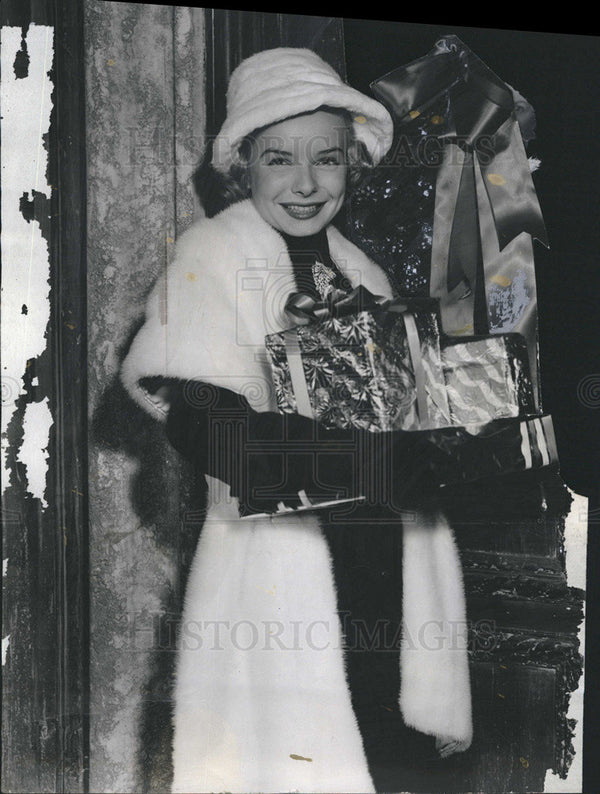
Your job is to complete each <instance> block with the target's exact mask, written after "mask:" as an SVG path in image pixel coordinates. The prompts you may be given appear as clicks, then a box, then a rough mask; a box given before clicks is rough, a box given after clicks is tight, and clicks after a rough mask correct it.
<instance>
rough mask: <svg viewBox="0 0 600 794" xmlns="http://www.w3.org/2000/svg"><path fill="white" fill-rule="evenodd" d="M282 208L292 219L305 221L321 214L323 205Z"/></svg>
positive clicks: (293, 205)
mask: <svg viewBox="0 0 600 794" xmlns="http://www.w3.org/2000/svg"><path fill="white" fill-rule="evenodd" d="M281 206H282V207H283V209H284V210H285V211H286V212H287V214H288V215H290V216H291V217H292V218H295V219H296V220H300V221H304V220H308V219H309V218H314V217H315V215H317V214H318V213H319V212H320V210H321V207H322V206H323V204H282V205H281Z"/></svg>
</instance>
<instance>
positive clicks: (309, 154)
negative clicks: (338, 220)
mask: <svg viewBox="0 0 600 794" xmlns="http://www.w3.org/2000/svg"><path fill="white" fill-rule="evenodd" d="M349 126H350V125H349V124H348V123H347V122H346V121H345V119H344V118H343V117H342V116H341V114H338V113H334V112H328V111H324V110H317V111H315V112H314V113H310V114H306V115H302V116H296V117H295V118H292V119H286V120H285V121H282V122H280V123H278V124H273V125H272V126H270V127H267V128H266V129H264V130H262V131H261V132H260V133H259V134H258V135H255V136H254V137H253V139H252V143H251V151H250V161H249V163H248V182H249V187H250V191H251V194H252V201H253V203H254V205H255V206H256V208H257V210H258V211H259V213H260V215H261V216H262V217H263V218H264V219H265V220H266V221H267V222H268V223H270V224H271V226H273V228H274V229H277V230H278V231H280V232H286V233H287V234H293V235H297V236H299V237H303V236H305V235H309V234H314V233H315V232H317V231H320V229H322V228H323V227H324V226H326V225H327V224H328V223H329V222H330V221H332V220H333V218H334V217H335V216H336V215H337V214H338V212H339V210H340V208H341V206H342V203H343V201H344V197H345V195H346V181H347V158H348V148H349V138H350V132H349Z"/></svg>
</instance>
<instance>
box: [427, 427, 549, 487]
mask: <svg viewBox="0 0 600 794" xmlns="http://www.w3.org/2000/svg"><path fill="white" fill-rule="evenodd" d="M425 436H426V438H427V440H428V441H430V442H431V443H432V444H433V445H434V447H435V448H436V450H437V452H438V453H439V454H437V455H436V459H435V468H436V473H437V476H438V478H439V479H440V481H441V482H442V483H443V485H453V484H458V483H467V482H473V481H475V480H482V479H485V478H490V477H496V476H498V475H505V474H513V473H516V472H520V471H526V470H529V469H540V468H543V467H546V466H553V465H557V464H558V452H557V448H556V437H555V435H554V427H553V425H552V417H551V416H549V415H543V416H532V417H528V418H526V419H519V418H517V419H498V420H495V421H493V422H486V423H484V424H481V425H470V426H469V427H468V428H467V427H445V428H439V429H437V430H430V431H426V433H425Z"/></svg>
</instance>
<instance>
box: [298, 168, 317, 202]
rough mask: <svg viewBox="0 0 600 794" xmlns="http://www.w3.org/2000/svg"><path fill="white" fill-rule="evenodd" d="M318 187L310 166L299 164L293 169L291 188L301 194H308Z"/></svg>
mask: <svg viewBox="0 0 600 794" xmlns="http://www.w3.org/2000/svg"><path fill="white" fill-rule="evenodd" d="M317 189H318V185H317V183H316V180H315V177H314V174H313V170H312V166H310V165H308V164H307V165H299V166H297V167H296V168H295V169H294V181H293V184H292V190H293V192H294V193H298V194H299V195H301V196H310V195H311V194H312V193H314V192H315V191H316V190H317Z"/></svg>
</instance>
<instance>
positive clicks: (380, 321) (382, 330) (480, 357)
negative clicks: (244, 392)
mask: <svg viewBox="0 0 600 794" xmlns="http://www.w3.org/2000/svg"><path fill="white" fill-rule="evenodd" d="M365 292H366V291H365ZM362 297H363V299H364V298H365V295H364V293H363V296H362ZM369 299H370V300H371V302H372V303H373V304H374V305H373V306H371V308H368V309H363V310H362V311H357V312H354V313H352V305H353V304H352V301H351V300H350V301H346V303H345V308H344V310H343V311H342V312H339V311H334V310H333V307H329V309H324V310H323V311H324V314H323V313H321V312H320V311H319V312H317V313H316V317H317V318H318V317H321V319H316V318H315V316H314V314H315V313H314V312H313V316H312V317H311V319H312V320H313V322H310V323H309V324H308V325H300V326H296V327H294V328H291V329H289V330H287V331H282V332H280V333H277V334H271V335H269V336H267V338H266V340H265V343H266V347H267V351H268V354H269V358H270V362H271V367H272V374H273V381H274V384H275V392H276V396H277V402H278V405H279V408H280V410H281V411H283V412H284V413H299V414H302V415H304V416H309V417H311V418H316V419H319V421H320V422H321V423H322V424H324V425H325V426H326V427H341V428H347V427H357V428H362V429H366V430H372V431H377V430H424V429H427V428H434V427H446V426H449V425H469V424H481V423H483V422H489V421H492V420H494V419H499V418H503V417H516V416H522V415H525V414H530V413H535V412H536V411H535V403H534V398H533V390H532V386H531V380H530V377H529V365H528V354H527V347H526V343H525V340H524V339H523V337H521V335H520V334H499V335H488V336H484V337H478V338H474V339H468V340H464V341H463V340H461V341H458V340H456V339H452V338H448V337H442V336H440V328H439V322H438V314H437V311H436V308H437V302H436V301H432V300H431V299H415V298H412V299H411V298H408V299H398V300H396V301H386V302H385V303H382V304H377V299H376V298H375V296H369V295H368V294H367V301H368V300H369ZM313 305H314V302H313ZM327 312H329V314H330V315H331V313H333V314H334V316H328V314H327ZM346 312H348V313H346Z"/></svg>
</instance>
